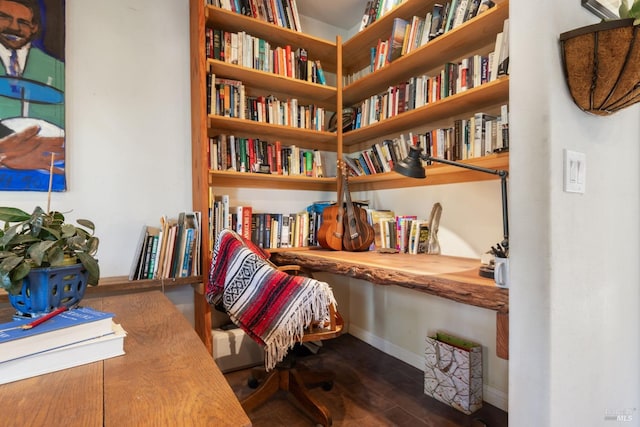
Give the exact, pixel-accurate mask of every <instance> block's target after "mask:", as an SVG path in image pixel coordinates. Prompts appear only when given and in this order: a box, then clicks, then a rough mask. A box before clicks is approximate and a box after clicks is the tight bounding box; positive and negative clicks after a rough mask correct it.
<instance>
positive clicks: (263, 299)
mask: <svg viewBox="0 0 640 427" xmlns="http://www.w3.org/2000/svg"><path fill="white" fill-rule="evenodd" d="M266 258H267V255H266V254H265V253H264V252H263V251H262V250H261V249H260V248H258V247H256V246H255V245H253V244H252V243H251V242H246V241H245V240H243V239H242V237H240V236H239V235H238V234H236V233H235V232H233V231H230V230H224V231H222V232H221V233H220V236H219V237H218V240H217V241H216V244H215V248H214V252H213V260H212V265H211V270H210V274H209V283H208V284H207V292H206V297H207V300H208V301H209V303H212V304H219V303H222V305H223V307H224V309H225V310H226V311H227V313H228V314H229V316H230V317H231V320H232V321H233V323H235V324H236V325H238V326H239V327H240V328H242V329H243V330H244V331H245V332H246V333H247V334H248V335H249V336H250V337H252V338H253V339H254V340H255V341H257V342H258V343H260V344H262V345H264V349H265V367H266V369H267V370H270V369H272V368H273V367H275V365H276V364H277V363H278V362H280V361H282V359H284V357H285V356H286V354H287V352H288V351H289V349H290V348H291V347H293V345H294V344H295V343H296V342H299V341H300V340H301V338H302V335H303V334H304V330H305V328H307V327H308V326H309V325H310V324H311V322H312V321H320V322H327V321H329V306H330V305H331V304H335V299H334V297H333V292H332V291H331V288H330V287H329V285H328V284H327V283H325V282H320V281H318V280H315V279H312V278H309V277H303V276H292V275H289V274H287V273H284V272H282V271H279V270H278V269H276V268H275V267H273V265H272V264H271V263H269V261H267V259H266Z"/></svg>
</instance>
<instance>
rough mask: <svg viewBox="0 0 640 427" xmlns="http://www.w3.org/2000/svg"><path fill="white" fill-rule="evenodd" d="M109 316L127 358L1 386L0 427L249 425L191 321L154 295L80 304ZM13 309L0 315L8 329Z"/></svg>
mask: <svg viewBox="0 0 640 427" xmlns="http://www.w3.org/2000/svg"><path fill="white" fill-rule="evenodd" d="M82 305H86V306H91V307H94V308H96V309H98V310H103V311H110V312H113V313H115V321H116V322H117V323H120V324H121V325H122V326H123V328H124V329H125V330H126V331H127V337H126V338H125V341H124V349H125V352H126V354H125V355H123V356H118V357H115V358H112V359H107V360H104V361H100V362H95V363H90V364H87V365H82V366H78V367H75V368H71V369H66V370H63V371H58V372H53V373H50V374H46V375H41V376H38V377H34V378H29V379H25V380H22V381H17V382H13V383H9V384H4V385H0V400H1V401H2V403H3V407H4V408H5V409H4V411H3V415H2V419H3V420H4V421H0V425H1V424H2V423H4V422H9V423H10V424H11V425H24V426H30V425H33V426H35V425H49V426H63V425H64V426H82V427H87V426H103V425H104V426H113V427H121V426H143V425H210V426H214V425H215V426H233V427H235V426H250V425H251V422H250V420H249V418H248V417H247V415H246V413H245V412H244V410H243V409H242V407H241V406H240V402H238V399H237V398H236V396H235V394H234V393H233V390H231V387H230V386H229V384H228V383H227V381H226V380H225V378H224V376H223V375H222V373H221V372H220V370H219V369H218V367H217V366H216V364H215V362H214V361H213V359H212V358H211V354H208V353H207V350H206V349H205V347H204V346H203V345H202V342H201V341H200V339H198V336H197V334H196V333H195V332H194V331H193V329H192V327H191V325H190V324H189V322H188V321H187V320H186V319H185V317H184V316H183V315H182V314H181V313H180V312H179V311H178V310H177V309H176V307H175V306H174V305H173V304H172V303H171V301H169V300H168V299H167V298H166V297H165V296H164V295H163V294H162V293H160V292H158V291H153V292H144V293H135V294H128V295H118V296H109V297H102V298H85V299H84V300H83V301H82ZM12 312H13V309H12V308H11V307H10V306H8V305H7V306H6V307H3V308H2V309H0V322H8V321H9V320H10V316H11V314H12Z"/></svg>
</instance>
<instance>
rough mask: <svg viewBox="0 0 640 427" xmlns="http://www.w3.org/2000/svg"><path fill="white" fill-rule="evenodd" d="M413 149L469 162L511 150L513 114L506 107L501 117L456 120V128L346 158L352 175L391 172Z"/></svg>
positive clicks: (385, 143) (479, 115) (483, 115)
mask: <svg viewBox="0 0 640 427" xmlns="http://www.w3.org/2000/svg"><path fill="white" fill-rule="evenodd" d="M410 146H420V147H422V148H423V150H425V153H426V154H427V155H429V156H431V157H435V158H441V159H447V160H453V161H457V160H468V159H473V158H478V157H483V156H486V155H489V154H492V153H500V152H503V151H507V150H508V149H509V111H508V106H507V105H506V104H505V105H502V107H501V109H500V114H499V115H492V114H488V113H484V112H478V113H475V114H473V115H471V116H469V117H468V118H461V119H456V120H454V122H453V126H452V127H447V128H437V129H432V130H429V131H427V132H425V133H422V134H413V133H410V134H409V136H408V137H405V136H404V135H400V136H399V137H397V138H393V139H387V140H384V141H382V142H376V143H373V144H372V146H371V149H368V150H362V151H360V152H358V153H355V154H351V155H346V154H345V155H344V161H345V164H346V165H347V172H348V173H349V174H350V175H351V176H361V175H371V174H376V173H383V172H391V171H392V170H393V165H394V164H396V163H397V162H398V161H400V160H402V159H404V158H406V157H407V155H408V152H409V147H410Z"/></svg>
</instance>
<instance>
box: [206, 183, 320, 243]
mask: <svg viewBox="0 0 640 427" xmlns="http://www.w3.org/2000/svg"><path fill="white" fill-rule="evenodd" d="M210 198H211V200H212V202H211V224H210V227H209V229H210V235H211V236H212V240H211V241H212V242H213V241H214V240H215V238H217V236H218V235H219V234H220V231H222V230H223V229H231V230H234V231H236V232H237V233H238V234H240V235H241V236H243V237H244V238H245V239H247V240H250V241H252V242H253V243H255V244H256V245H258V246H259V247H261V248H263V249H275V248H295V247H307V246H318V240H317V233H318V229H319V228H320V226H321V225H322V209H323V207H324V206H327V205H329V204H330V202H316V203H314V204H312V205H310V206H308V207H307V208H306V209H305V210H303V211H300V212H295V213H289V214H283V213H269V212H255V211H254V209H253V208H252V207H251V206H249V205H241V206H230V203H229V196H228V195H211V196H210Z"/></svg>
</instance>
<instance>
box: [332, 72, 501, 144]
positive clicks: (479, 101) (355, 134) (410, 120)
mask: <svg viewBox="0 0 640 427" xmlns="http://www.w3.org/2000/svg"><path fill="white" fill-rule="evenodd" d="M508 99H509V77H508V76H506V77H502V78H500V79H497V80H494V81H492V82H489V83H485V84H483V85H482V86H478V87H475V88H473V89H469V90H467V91H465V92H461V93H457V94H455V95H451V96H448V97H446V98H444V99H441V100H440V101H438V102H434V103H430V104H426V105H423V106H422V107H419V108H416V109H415V110H411V111H407V112H404V113H402V114H398V115H397V116H394V117H390V118H388V119H386V120H382V121H379V122H377V123H374V124H372V125H369V126H366V127H363V128H360V129H356V130H352V131H349V132H346V133H345V134H343V140H342V141H343V142H342V143H343V146H344V147H345V148H346V147H350V149H348V150H345V151H347V152H353V151H357V150H358V149H361V147H359V146H358V144H360V143H363V142H367V141H369V140H371V139H375V138H379V137H380V136H382V135H388V134H392V133H394V132H398V133H399V132H402V131H404V130H407V129H411V128H414V127H416V126H420V125H426V124H428V123H430V122H434V121H437V120H442V119H446V118H451V117H462V116H463V115H464V114H469V113H472V112H476V111H480V110H482V109H483V108H487V107H490V106H493V105H496V104H498V103H500V102H505V103H506V102H508Z"/></svg>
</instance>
